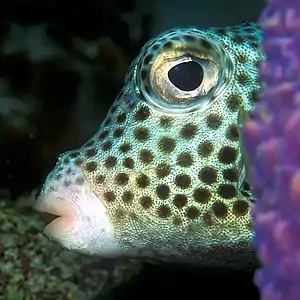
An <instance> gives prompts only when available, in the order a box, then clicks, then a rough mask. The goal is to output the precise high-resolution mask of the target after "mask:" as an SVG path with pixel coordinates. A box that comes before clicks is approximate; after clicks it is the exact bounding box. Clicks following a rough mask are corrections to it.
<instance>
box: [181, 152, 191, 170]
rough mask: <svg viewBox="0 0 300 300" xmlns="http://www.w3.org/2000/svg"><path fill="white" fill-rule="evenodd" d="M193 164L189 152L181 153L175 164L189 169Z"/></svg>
mask: <svg viewBox="0 0 300 300" xmlns="http://www.w3.org/2000/svg"><path fill="white" fill-rule="evenodd" d="M193 162H194V160H193V157H192V155H191V154H190V153H189V152H184V153H181V154H179V155H178V157H177V164H178V165H179V166H181V167H184V168H187V167H190V166H191V165H192V164H193Z"/></svg>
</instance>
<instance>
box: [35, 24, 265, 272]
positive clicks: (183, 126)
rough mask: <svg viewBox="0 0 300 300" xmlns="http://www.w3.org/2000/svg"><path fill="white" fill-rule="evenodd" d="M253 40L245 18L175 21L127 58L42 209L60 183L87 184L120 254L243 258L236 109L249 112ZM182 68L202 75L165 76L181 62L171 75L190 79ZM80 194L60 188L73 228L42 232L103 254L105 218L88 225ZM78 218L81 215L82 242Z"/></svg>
mask: <svg viewBox="0 0 300 300" xmlns="http://www.w3.org/2000/svg"><path fill="white" fill-rule="evenodd" d="M260 42H261V34H260V31H259V29H258V28H257V27H256V25H255V24H253V23H249V24H243V25H240V26H234V27H228V28H221V29H220V28H210V29H197V28H184V29H174V30H170V31H168V32H165V33H163V34H161V35H159V36H157V37H155V38H154V39H152V40H150V41H149V42H148V43H147V44H146V45H145V46H144V47H143V49H142V50H141V52H140V54H139V55H138V57H137V58H136V59H135V61H134V62H133V63H132V64H131V66H130V68H129V70H128V72H127V75H126V78H125V83H124V87H123V89H122V91H121V92H120V94H119V96H118V97H117V99H116V100H115V102H114V104H113V106H112V108H111V109H110V111H109V113H108V115H107V117H106V119H105V120H104V122H103V124H102V125H101V126H100V129H99V131H98V132H97V133H96V134H95V135H94V136H93V137H92V138H91V139H90V140H89V141H88V142H87V143H86V144H85V145H83V146H82V147H80V148H79V149H76V150H74V151H70V152H67V153H65V154H63V155H62V156H61V157H60V158H59V161H58V163H57V165H56V167H55V169H54V170H53V171H52V172H51V173H50V175H49V176H48V179H47V181H46V183H45V185H44V188H43V191H42V193H41V197H40V199H39V205H40V206H43V203H44V202H47V201H48V202H49V203H50V202H51V201H52V200H50V198H51V197H52V196H51V195H54V193H56V194H55V195H59V193H60V191H61V190H63V189H65V190H66V191H68V192H69V191H70V190H72V189H73V188H74V187H76V188H78V189H80V186H84V187H87V188H88V189H89V191H91V193H92V194H93V195H94V196H93V197H96V198H97V199H98V200H97V201H100V202H101V204H103V207H105V210H106V213H107V215H108V217H109V222H110V223H111V224H112V228H113V235H114V238H115V240H116V244H117V245H118V249H120V252H121V255H125V256H129V257H133V258H137V259H142V260H158V261H171V262H183V263H191V264H198V263H199V264H204V265H212V264H217V265H222V264H226V265H231V266H233V267H240V268H244V267H246V266H248V265H249V264H251V263H252V262H253V261H254V253H253V250H252V247H251V241H252V238H253V230H252V225H251V206H252V198H251V194H250V193H249V192H248V191H246V190H244V184H243V183H244V178H245V165H244V161H243V155H242V151H241V144H240V140H239V136H238V126H239V124H238V122H239V121H238V115H239V111H240V109H241V108H243V110H244V111H249V112H250V111H251V110H252V109H253V106H254V102H255V99H256V96H255V95H256V93H257V91H258V90H259V88H260V84H259V77H258V69H257V65H258V62H259V61H261V60H262V59H263V58H264V56H263V54H262V53H261V52H260V50H259V44H260ZM186 64H189V65H193V64H198V65H199V66H201V70H202V71H201V72H202V73H201V74H200V73H199V74H198V73H195V74H194V76H198V77H197V78H199V83H198V84H197V81H195V83H193V84H194V85H195V87H194V88H193V89H191V90H188V89H185V90H182V89H180V88H179V87H178V86H176V85H175V84H173V83H174V82H172V81H171V79H170V76H169V74H170V70H171V69H172V68H174V67H176V66H177V68H176V70H177V71H176V76H178V77H177V79H176V80H177V81H176V82H177V84H179V85H180V84H182V85H183V84H186V82H188V81H187V80H186V79H185V78H187V77H186V76H192V75H191V74H186V73H185V72H187V71H184V69H186V70H188V69H187V68H183V66H185V65H186ZM194 69H195V70H196V69H197V70H199V67H198V68H194ZM181 70H183V71H181ZM181 72H182V73H181ZM199 72H200V71H199ZM188 83H189V82H188ZM72 170H75V171H74V172H73V171H72ZM78 170H79V171H78ZM71 175H72V176H71ZM63 193H65V192H63ZM68 195H69V194H68ZM55 197H57V196H55ZM79 198H80V197H79ZM83 198H84V197H81V198H80V199H79V200H78V199H77V198H76V199H75V200H74V199H72V200H68V197H66V196H64V194H62V195H61V199H63V200H65V201H66V202H68V201H69V202H72V203H73V204H74V205H73V207H78V208H75V210H76V212H77V214H76V216H77V220H78V221H77V223H76V224H77V227H76V231H74V230H73V231H70V232H69V233H68V234H64V235H63V234H59V233H58V232H59V230H62V229H60V228H59V226H58V225H57V228H56V229H55V230H56V231H55V232H54V230H52V231H51V232H50V230H49V232H48V235H49V236H50V237H51V236H52V237H54V238H55V239H57V240H58V241H59V242H60V243H61V244H62V245H64V246H65V247H67V248H69V249H73V250H78V251H82V252H84V253H93V254H101V253H102V252H101V251H100V250H99V249H100V248H101V249H103V247H104V246H103V244H104V242H103V241H99V239H98V238H97V237H98V236H99V234H100V231H101V230H102V229H101V228H100V227H101V226H102V225H99V224H98V223H97V222H96V221H86V220H88V219H89V220H93V217H91V216H90V214H92V215H93V214H95V209H94V211H93V212H91V211H88V209H87V208H88V205H90V204H88V201H86V202H85V200H83ZM87 198H88V197H87ZM45 199H46V200H45ZM51 199H52V198H51ZM93 201H94V200H93ZM57 205H60V204H55V205H53V206H57ZM93 216H94V215H93ZM94 219H97V218H96V217H95V218H94ZM80 222H82V223H84V222H87V223H88V225H87V226H88V228H89V234H90V236H89V238H87V234H86V235H85V234H84V233H83V230H84V229H83V226H82V227H80ZM93 222H94V223H93ZM103 226H104V225H103ZM102 232H104V231H103V230H102ZM58 236H59V237H58ZM78 236H81V238H80V239H79V237H78ZM91 239H92V240H93V243H89V241H91ZM82 240H84V241H85V242H83V241H82ZM100 243H102V246H100Z"/></svg>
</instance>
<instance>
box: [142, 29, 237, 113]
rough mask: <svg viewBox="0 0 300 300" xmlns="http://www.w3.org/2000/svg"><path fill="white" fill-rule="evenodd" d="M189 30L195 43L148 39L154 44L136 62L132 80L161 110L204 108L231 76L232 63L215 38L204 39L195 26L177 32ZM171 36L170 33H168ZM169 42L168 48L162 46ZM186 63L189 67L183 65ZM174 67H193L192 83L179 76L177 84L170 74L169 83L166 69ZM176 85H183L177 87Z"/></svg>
mask: <svg viewBox="0 0 300 300" xmlns="http://www.w3.org/2000/svg"><path fill="white" fill-rule="evenodd" d="M191 31H192V34H193V36H195V44H191V43H187V42H186V41H182V40H180V37H179V38H178V39H177V40H176V41H175V42H174V38H173V40H172V42H169V41H168V39H167V38H168V36H164V37H163V38H162V37H158V38H157V43H155V42H152V45H156V49H155V51H153V50H152V49H151V46H150V47H148V48H145V49H144V53H142V54H141V56H140V57H139V59H138V61H137V65H136V66H137V69H136V80H137V82H136V83H137V86H138V87H139V90H140V92H141V93H142V94H143V95H144V97H145V100H146V102H147V103H148V104H149V105H151V106H152V107H153V108H155V109H157V110H160V111H163V112H164V113H170V114H177V113H189V112H193V111H195V110H205V109H207V107H208V106H209V105H210V103H211V102H212V101H214V100H215V99H216V97H217V96H218V95H219V94H220V92H221V90H223V89H224V88H225V84H224V82H225V81H226V83H228V82H229V81H230V78H232V72H233V63H232V61H231V57H230V55H229V54H228V53H227V51H225V50H224V49H223V48H222V47H221V45H220V43H219V42H218V41H215V40H214V39H209V40H208V39H207V37H206V36H205V35H204V34H203V33H202V32H201V31H199V30H198V29H194V28H189V29H184V30H183V32H182V33H181V34H180V35H182V34H184V33H189V34H191ZM172 37H174V32H171V33H170V38H172ZM160 40H163V41H164V44H163V43H162V46H161V48H159V47H157V45H158V44H159V41H160ZM201 42H202V45H203V44H204V43H205V45H206V48H204V47H201ZM170 44H171V45H172V47H167V48H166V45H168V46H169V45H170ZM207 45H209V47H207ZM157 48H158V49H157ZM149 57H150V58H151V59H149ZM146 58H147V59H146ZM188 64H190V66H188V67H187V68H186V66H187V65H188ZM192 64H193V66H192ZM178 66H180V67H183V68H185V69H188V72H190V71H191V70H192V69H193V70H194V71H193V72H196V73H195V74H193V75H192V76H196V77H197V78H196V79H195V80H192V81H193V82H188V81H189V79H184V78H181V79H179V80H177V85H176V84H174V83H175V81H176V80H175V81H174V76H173V82H172V80H171V79H170V72H171V70H174V69H175V68H176V67H178ZM191 66H192V67H191ZM183 68H182V69H183ZM184 72H186V71H184ZM197 72H198V74H197ZM175 73H176V72H175ZM177 73H178V72H177ZM179 73H180V72H179ZM173 75H174V74H173ZM185 75H187V77H189V76H190V75H189V74H185ZM180 76H182V74H181V75H180ZM180 76H179V77H180ZM190 78H191V77H190ZM177 79H178V78H177ZM192 79H193V78H192ZM180 80H181V82H180ZM190 81H191V80H190ZM197 81H198V83H199V84H197ZM180 84H181V86H185V87H186V88H183V89H180ZM192 87H195V88H192Z"/></svg>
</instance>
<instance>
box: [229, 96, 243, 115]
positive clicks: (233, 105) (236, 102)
mask: <svg viewBox="0 0 300 300" xmlns="http://www.w3.org/2000/svg"><path fill="white" fill-rule="evenodd" d="M241 102H242V101H241V98H240V96H239V95H235V94H233V95H230V96H229V97H228V102H227V106H228V108H229V109H230V110H231V111H237V110H238V108H239V106H240V105H241Z"/></svg>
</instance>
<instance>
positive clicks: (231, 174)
mask: <svg viewBox="0 0 300 300" xmlns="http://www.w3.org/2000/svg"><path fill="white" fill-rule="evenodd" d="M223 177H224V179H225V180H228V181H231V182H235V181H238V172H237V170H236V169H235V168H230V169H225V170H223Z"/></svg>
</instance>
